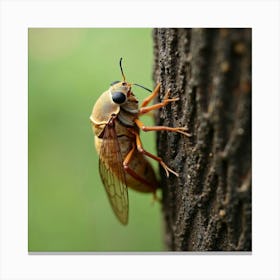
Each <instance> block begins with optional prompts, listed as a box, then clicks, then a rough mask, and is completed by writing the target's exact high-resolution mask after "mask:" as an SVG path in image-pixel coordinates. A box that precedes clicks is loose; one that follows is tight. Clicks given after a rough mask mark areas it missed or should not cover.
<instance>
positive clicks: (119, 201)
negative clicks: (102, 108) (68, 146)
mask: <svg viewBox="0 0 280 280" xmlns="http://www.w3.org/2000/svg"><path fill="white" fill-rule="evenodd" d="M110 122H111V123H112V122H114V120H111V121H110ZM110 122H109V124H107V125H106V127H105V128H104V134H103V139H102V140H103V141H102V145H101V148H100V154H99V172H100V176H101V179H102V182H103V185H104V187H105V189H106V192H107V194H108V197H109V201H110V203H111V206H112V208H113V210H114V212H115V214H116V216H117V218H118V219H119V220H120V222H121V223H122V224H124V225H125V224H127V222H128V193H127V184H126V175H125V170H124V168H123V158H122V154H121V150H120V145H119V141H118V137H117V134H116V131H115V128H114V125H112V124H110Z"/></svg>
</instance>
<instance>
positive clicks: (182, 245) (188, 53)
mask: <svg viewBox="0 0 280 280" xmlns="http://www.w3.org/2000/svg"><path fill="white" fill-rule="evenodd" d="M153 38H154V52H155V53H154V54H155V61H154V81H155V83H157V82H160V83H161V85H162V88H161V92H160V96H159V99H160V100H162V99H163V96H164V94H165V92H166V90H167V89H170V90H171V97H180V101H177V102H174V103H172V104H169V105H168V106H167V107H165V108H163V109H161V110H159V113H158V116H157V124H158V125H166V126H171V127H177V126H186V127H187V128H188V131H189V132H190V133H191V135H192V136H191V137H185V136H183V135H181V134H178V133H170V132H159V133H158V135H157V147H158V154H159V156H161V157H162V158H163V160H164V162H166V163H167V164H168V165H169V166H170V167H171V168H172V169H174V170H175V171H177V172H178V173H179V174H180V176H179V177H178V178H177V177H175V176H174V175H171V176H170V177H169V178H166V176H165V173H164V171H163V170H162V169H161V186H162V189H163V213H164V218H165V225H166V244H167V247H168V249H169V250H175V251H209V250H214V251H250V250H251V29H169V28H168V29H155V30H154V32H153Z"/></svg>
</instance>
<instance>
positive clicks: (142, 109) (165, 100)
mask: <svg viewBox="0 0 280 280" xmlns="http://www.w3.org/2000/svg"><path fill="white" fill-rule="evenodd" d="M159 86H160V84H158V85H157V87H156V88H155V90H154V91H153V93H152V94H151V95H150V96H148V97H147V98H146V99H145V100H144V101H143V103H142V105H141V107H140V110H139V115H144V114H147V113H148V112H150V111H153V110H156V109H159V108H162V107H165V106H166V105H167V104H168V103H170V102H174V101H178V100H179V98H169V95H170V90H168V91H167V92H166V94H165V96H164V98H163V101H162V102H161V103H157V104H154V105H151V106H146V105H147V104H148V103H149V102H150V101H151V100H152V99H153V98H154V97H155V96H156V95H157V94H158V92H159ZM145 106H146V107H145Z"/></svg>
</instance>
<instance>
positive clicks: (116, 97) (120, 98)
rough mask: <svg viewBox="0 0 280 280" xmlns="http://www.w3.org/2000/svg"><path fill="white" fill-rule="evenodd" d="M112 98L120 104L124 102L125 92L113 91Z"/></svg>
mask: <svg viewBox="0 0 280 280" xmlns="http://www.w3.org/2000/svg"><path fill="white" fill-rule="evenodd" d="M112 99H113V101H114V102H115V103H117V104H122V103H124V102H125V100H126V96H125V94H123V93H122V92H118V91H117V92H114V93H113V95H112Z"/></svg>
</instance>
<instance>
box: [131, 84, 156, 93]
mask: <svg viewBox="0 0 280 280" xmlns="http://www.w3.org/2000/svg"><path fill="white" fill-rule="evenodd" d="M133 85H135V86H138V87H140V88H143V89H145V90H147V91H149V92H152V90H150V89H148V88H146V87H144V86H141V85H139V84H133Z"/></svg>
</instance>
